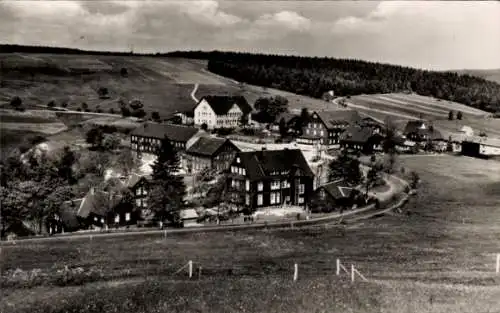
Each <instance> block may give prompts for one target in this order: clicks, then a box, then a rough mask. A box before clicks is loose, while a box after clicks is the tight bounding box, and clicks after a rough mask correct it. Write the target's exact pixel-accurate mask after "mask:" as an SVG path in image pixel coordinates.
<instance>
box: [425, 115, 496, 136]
mask: <svg viewBox="0 0 500 313" xmlns="http://www.w3.org/2000/svg"><path fill="white" fill-rule="evenodd" d="M434 126H435V127H438V128H439V129H442V130H445V131H446V132H449V133H450V134H457V133H459V132H460V129H461V128H462V127H463V126H469V127H471V128H472V130H473V131H474V135H479V134H480V133H481V132H485V133H486V135H488V137H496V138H500V119H494V118H472V117H465V118H464V119H463V120H453V121H448V120H439V121H435V122H434Z"/></svg>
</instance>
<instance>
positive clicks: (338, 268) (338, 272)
mask: <svg viewBox="0 0 500 313" xmlns="http://www.w3.org/2000/svg"><path fill="white" fill-rule="evenodd" d="M339 275H340V259H337V276H339Z"/></svg>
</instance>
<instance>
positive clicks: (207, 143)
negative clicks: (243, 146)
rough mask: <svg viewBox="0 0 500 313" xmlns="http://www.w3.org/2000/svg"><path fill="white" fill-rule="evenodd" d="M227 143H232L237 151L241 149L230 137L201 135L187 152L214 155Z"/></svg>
mask: <svg viewBox="0 0 500 313" xmlns="http://www.w3.org/2000/svg"><path fill="white" fill-rule="evenodd" d="M225 144H226V145H231V146H232V147H233V148H234V150H235V151H239V149H238V148H237V147H236V146H235V145H234V144H233V143H232V142H231V141H230V140H229V139H224V138H215V137H200V138H198V140H196V141H195V142H194V143H193V144H192V145H191V147H189V149H187V151H186V152H187V153H189V154H194V155H202V156H208V157H212V156H214V155H215V154H216V153H217V151H219V149H220V148H221V147H222V146H224V145H225Z"/></svg>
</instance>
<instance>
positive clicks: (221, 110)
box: [198, 96, 252, 115]
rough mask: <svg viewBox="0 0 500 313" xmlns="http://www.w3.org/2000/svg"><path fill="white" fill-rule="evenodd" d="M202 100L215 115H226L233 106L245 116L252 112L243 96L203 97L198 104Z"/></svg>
mask: <svg viewBox="0 0 500 313" xmlns="http://www.w3.org/2000/svg"><path fill="white" fill-rule="evenodd" d="M203 99H205V100H206V101H207V102H208V104H209V105H210V107H211V108H212V110H214V112H215V114H217V115H225V114H227V112H228V111H229V110H230V109H231V108H232V107H233V105H234V104H236V105H238V107H239V108H240V110H241V111H242V112H243V114H245V115H246V114H248V113H250V112H251V111H252V107H251V106H250V104H248V102H247V99H245V97H243V96H204V97H203V98H201V99H200V102H201V101H203ZM198 103H199V102H198Z"/></svg>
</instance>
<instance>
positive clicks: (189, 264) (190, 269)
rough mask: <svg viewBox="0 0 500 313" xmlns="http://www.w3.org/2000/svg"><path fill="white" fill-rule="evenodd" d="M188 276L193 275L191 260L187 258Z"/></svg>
mask: <svg viewBox="0 0 500 313" xmlns="http://www.w3.org/2000/svg"><path fill="white" fill-rule="evenodd" d="M188 270H189V278H191V277H193V261H191V260H189V263H188Z"/></svg>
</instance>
